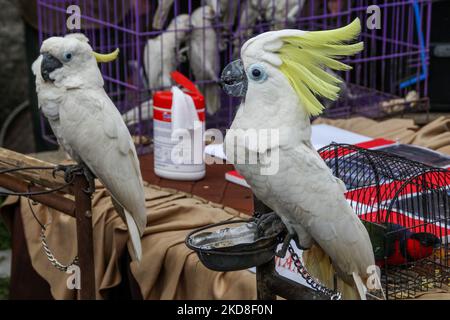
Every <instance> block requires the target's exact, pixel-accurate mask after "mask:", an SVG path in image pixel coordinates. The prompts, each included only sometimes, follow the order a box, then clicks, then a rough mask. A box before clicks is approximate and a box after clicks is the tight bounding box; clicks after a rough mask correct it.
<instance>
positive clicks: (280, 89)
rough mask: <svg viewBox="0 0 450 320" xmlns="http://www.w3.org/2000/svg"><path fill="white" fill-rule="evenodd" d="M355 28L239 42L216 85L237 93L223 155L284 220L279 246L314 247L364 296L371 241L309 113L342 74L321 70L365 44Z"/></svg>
mask: <svg viewBox="0 0 450 320" xmlns="http://www.w3.org/2000/svg"><path fill="white" fill-rule="evenodd" d="M360 31H361V24H360V21H359V20H358V19H357V20H355V21H353V23H351V24H349V25H348V26H346V27H343V28H340V29H336V30H329V31H315V32H307V31H301V30H280V31H271V32H267V33H263V34H261V35H258V36H256V37H254V38H252V39H250V40H248V41H247V42H246V43H245V44H244V45H243V47H242V49H241V60H237V61H234V62H232V63H230V64H229V65H228V66H227V67H226V68H225V69H224V71H223V73H222V78H221V83H222V87H223V89H224V90H225V92H227V93H228V94H229V95H232V96H238V97H242V98H243V101H242V103H241V105H240V107H239V110H238V111H237V114H236V117H235V119H234V121H233V124H232V126H231V130H230V131H229V132H228V133H227V136H226V138H225V153H226V155H227V158H228V160H230V161H232V162H233V163H234V164H235V166H236V168H237V170H238V171H239V172H240V173H241V174H242V175H243V176H244V178H245V179H246V181H247V182H248V184H249V185H250V186H251V188H252V191H253V192H254V194H255V196H256V197H257V198H258V199H260V200H261V201H262V202H263V203H265V204H266V205H267V206H269V207H270V208H272V210H274V212H275V213H276V214H277V215H278V216H279V217H280V218H281V220H282V221H283V223H284V224H285V225H286V227H287V230H288V232H289V235H290V237H288V238H287V240H288V241H285V247H286V244H287V243H289V241H290V238H294V239H295V240H296V242H297V244H298V246H299V247H300V248H303V249H309V248H311V247H312V246H313V245H317V246H319V247H320V248H322V249H323V251H324V252H325V253H326V254H327V255H328V256H329V258H330V259H331V261H332V264H333V267H334V269H335V270H336V273H337V275H338V276H339V277H340V278H341V279H343V280H344V281H345V282H346V283H348V284H349V285H351V286H353V289H354V292H356V293H359V296H360V297H361V298H362V299H364V298H365V292H364V291H365V290H366V289H367V288H365V287H364V286H365V284H366V282H365V281H366V280H367V278H368V277H369V274H368V268H369V267H371V266H374V265H375V261H374V254H373V251H372V245H371V241H370V238H369V235H368V233H367V231H366V229H365V227H364V225H363V224H362V223H361V221H360V220H359V218H358V216H357V215H356V214H355V213H354V212H353V210H352V208H351V206H350V205H349V203H348V202H347V201H346V199H345V196H344V193H345V192H346V187H345V185H344V183H343V182H342V181H341V180H339V179H338V178H336V177H334V176H333V174H332V172H331V170H330V169H329V168H328V167H327V165H326V164H325V163H324V161H323V160H322V158H321V157H320V155H319V154H318V153H317V151H316V150H315V149H314V147H313V145H312V143H311V124H310V116H317V115H319V114H321V113H322V111H323V108H324V107H323V105H322V104H321V103H320V101H319V100H318V98H317V97H323V98H327V99H330V100H336V99H337V98H338V94H339V90H340V89H339V85H340V82H341V80H339V79H338V78H337V77H335V76H334V75H332V74H330V73H328V72H326V71H325V69H327V68H329V69H333V70H341V71H344V70H349V69H350V67H349V66H347V65H346V64H344V63H342V62H340V61H338V59H339V58H341V57H343V56H349V55H354V54H356V53H358V52H360V51H361V50H363V43H361V42H358V43H355V40H356V39H357V37H358V36H359V34H360ZM252 130H253V131H256V134H255V135H252V133H251V131H252ZM264 130H271V131H266V132H269V133H267V134H266V135H265V134H261V133H262V132H263V131H264ZM273 130H275V132H277V133H278V139H273V137H275V135H274V134H273V133H272V132H274V131H273ZM249 132H250V133H249ZM264 136H267V137H268V139H265V140H264V138H262V140H264V141H261V140H260V141H258V142H255V141H249V140H251V139H252V137H254V138H256V137H257V138H259V139H261V137H264ZM250 159H254V160H255V161H254V162H252V163H250V161H249V160H250ZM274 163H276V166H275V165H273V164H274ZM269 165H270V167H271V169H270V170H268V169H267V168H268V166H269ZM274 168H275V170H274ZM319 280H323V279H319Z"/></svg>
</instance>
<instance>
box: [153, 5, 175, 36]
mask: <svg viewBox="0 0 450 320" xmlns="http://www.w3.org/2000/svg"><path fill="white" fill-rule="evenodd" d="M174 1H175V0H158V7H157V8H156V11H155V14H154V16H153V28H155V29H158V30H161V29H162V28H163V27H164V24H165V23H166V20H167V17H168V16H169V12H170V9H171V8H172V6H173V3H174Z"/></svg>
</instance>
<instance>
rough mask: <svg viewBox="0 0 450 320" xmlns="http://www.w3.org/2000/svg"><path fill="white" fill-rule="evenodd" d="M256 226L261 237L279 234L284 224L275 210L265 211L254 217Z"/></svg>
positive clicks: (283, 229) (284, 227) (284, 228)
mask: <svg viewBox="0 0 450 320" xmlns="http://www.w3.org/2000/svg"><path fill="white" fill-rule="evenodd" d="M256 228H257V229H258V235H259V236H261V237H264V236H271V235H275V234H280V233H282V232H283V231H285V230H286V226H285V225H284V223H283V221H281V219H280V217H279V216H278V215H277V214H276V213H275V212H270V213H265V214H262V215H260V216H259V217H258V218H256Z"/></svg>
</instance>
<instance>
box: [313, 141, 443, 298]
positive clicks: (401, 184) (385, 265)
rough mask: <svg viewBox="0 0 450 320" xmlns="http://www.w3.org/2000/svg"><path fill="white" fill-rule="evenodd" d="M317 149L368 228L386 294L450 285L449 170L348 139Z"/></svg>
mask: <svg viewBox="0 0 450 320" xmlns="http://www.w3.org/2000/svg"><path fill="white" fill-rule="evenodd" d="M319 152H320V154H321V156H322V158H323V159H324V160H325V162H326V163H327V165H328V166H329V167H330V168H331V170H332V172H333V174H334V175H335V176H336V177H338V178H340V179H341V180H342V181H343V182H344V183H345V185H346V186H347V190H348V191H347V193H346V198H347V200H348V201H349V203H350V204H351V206H352V208H353V209H354V211H355V213H356V214H357V215H358V216H359V217H360V218H361V221H362V222H363V224H364V225H365V227H366V229H367V230H368V232H369V235H370V237H371V241H372V245H373V249H374V254H375V260H376V264H377V265H378V266H379V267H380V268H381V270H382V282H383V285H384V290H385V293H386V295H387V296H388V297H389V298H390V299H400V298H401V299H403V298H414V297H416V296H417V295H418V294H420V293H422V292H424V291H428V290H430V289H433V288H441V287H443V286H445V287H446V286H448V285H449V281H450V273H449V271H450V269H449V256H448V241H449V234H450V225H449V218H450V209H449V196H450V172H449V171H448V170H446V169H440V168H433V167H430V166H427V165H424V164H421V163H418V162H415V161H412V160H409V159H406V158H402V157H399V156H396V155H393V154H389V153H386V152H382V151H376V150H375V151H374V150H366V149H362V148H359V147H355V146H350V145H339V144H332V145H330V146H328V147H325V148H323V149H321V150H320V151H319Z"/></svg>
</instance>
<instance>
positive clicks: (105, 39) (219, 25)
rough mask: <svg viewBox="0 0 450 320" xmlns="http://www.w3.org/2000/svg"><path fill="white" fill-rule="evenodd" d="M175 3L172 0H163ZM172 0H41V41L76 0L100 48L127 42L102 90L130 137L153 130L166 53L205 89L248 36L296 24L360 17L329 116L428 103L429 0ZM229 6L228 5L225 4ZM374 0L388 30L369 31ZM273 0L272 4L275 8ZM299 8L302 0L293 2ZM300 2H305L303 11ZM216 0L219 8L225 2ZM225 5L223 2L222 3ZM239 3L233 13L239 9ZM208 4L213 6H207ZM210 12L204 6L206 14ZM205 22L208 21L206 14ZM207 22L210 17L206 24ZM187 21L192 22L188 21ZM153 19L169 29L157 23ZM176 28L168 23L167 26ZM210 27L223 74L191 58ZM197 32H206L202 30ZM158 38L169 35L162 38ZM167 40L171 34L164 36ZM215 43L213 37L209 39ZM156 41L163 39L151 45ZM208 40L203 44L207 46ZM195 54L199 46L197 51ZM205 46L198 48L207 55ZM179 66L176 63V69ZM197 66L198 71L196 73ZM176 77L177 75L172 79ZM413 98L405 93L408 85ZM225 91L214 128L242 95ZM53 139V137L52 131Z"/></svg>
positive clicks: (59, 29) (225, 121) (336, 23)
mask: <svg viewBox="0 0 450 320" xmlns="http://www.w3.org/2000/svg"><path fill="white" fill-rule="evenodd" d="M164 1H165V3H170V2H171V0H164ZM217 1H218V2H216V0H174V1H173V5H172V6H170V8H169V10H168V13H167V18H166V19H165V20H164V19H163V18H164V15H158V17H160V19H159V20H158V21H157V22H159V23H155V20H154V16H155V13H156V12H158V11H157V9H158V1H156V0H98V1H93V0H70V1H69V0H38V13H39V29H40V40H41V41H42V40H43V39H46V38H47V37H50V36H53V35H63V34H65V33H66V32H67V30H66V19H67V17H68V15H67V13H66V8H67V7H68V6H69V5H79V6H80V8H81V14H82V24H81V27H82V30H81V32H83V33H85V34H86V35H87V36H88V37H89V39H90V41H91V44H92V46H93V48H94V49H95V50H96V51H98V52H110V51H113V50H114V49H115V48H117V47H118V48H120V49H121V55H120V59H119V60H117V61H116V62H114V63H110V64H107V65H102V66H101V68H102V72H103V75H104V78H105V89H106V91H107V92H108V94H109V95H110V96H111V98H112V99H113V101H114V102H115V103H116V106H117V107H118V108H119V110H120V111H121V112H122V113H124V114H126V113H127V116H126V120H127V122H128V124H129V126H130V130H131V132H132V134H133V135H136V136H151V131H152V130H151V128H152V120H151V119H149V117H148V114H149V108H150V107H149V103H147V104H144V105H142V104H143V103H144V102H147V101H148V100H149V99H150V98H151V96H152V93H153V92H155V91H156V90H160V89H164V88H167V87H168V84H167V83H164V82H167V81H164V79H162V78H158V79H157V80H156V82H155V81H153V83H152V85H149V81H150V80H149V79H150V78H149V74H150V75H152V74H154V71H153V70H155V69H162V72H163V73H164V72H166V71H168V70H164V68H161V65H163V64H162V62H161V58H162V57H168V56H173V59H175V60H174V61H175V62H172V65H175V69H177V70H179V71H181V72H182V73H184V74H185V75H187V76H189V77H190V78H191V79H192V80H195V82H196V83H197V85H198V86H199V87H200V89H204V88H205V87H206V86H207V85H213V86H214V84H215V83H216V81H217V77H218V76H219V73H220V70H222V68H223V67H224V66H225V65H226V64H227V63H228V62H230V61H232V60H234V59H235V58H237V57H238V54H239V48H240V47H241V45H242V44H243V42H245V40H247V39H248V38H249V37H251V36H253V35H255V34H258V33H261V32H264V31H268V30H273V29H283V28H299V29H303V30H320V29H330V28H336V27H340V26H343V25H345V24H348V23H350V22H351V21H352V20H353V19H355V18H356V17H359V18H360V19H361V21H362V23H363V32H362V40H363V41H364V42H365V46H366V48H365V50H364V51H363V52H362V53H361V54H360V55H358V56H356V57H353V58H351V59H350V60H348V61H346V62H348V63H349V64H351V65H352V66H354V69H353V70H352V71H351V72H348V73H346V74H343V75H342V76H343V77H344V79H345V80H346V82H347V88H346V89H345V90H344V93H343V95H342V98H341V100H340V101H338V102H337V103H328V102H325V103H326V104H327V106H328V109H327V111H326V114H325V116H328V117H333V118H336V117H341V118H342V117H350V116H353V115H363V116H369V117H372V118H379V117H386V116H391V115H393V114H398V113H399V112H407V111H416V110H423V109H426V108H427V106H428V104H427V99H426V97H427V93H428V92H427V91H428V87H427V81H426V70H427V64H428V49H429V38H430V17H431V0H403V1H387V0H386V1H384V0H378V1H368V0H334V1H333V0H328V1H325V0H308V1H304V0H295V1H294V0H247V1H244V0H235V1H224V0H217ZM222 3H223V4H224V5H223V6H222V8H221V7H220V4H222ZM303 4H304V5H303ZM373 4H376V5H378V6H379V8H380V9H381V29H379V30H377V29H374V30H370V29H368V28H367V26H366V21H367V19H368V17H370V16H371V14H368V13H367V7H368V6H369V5H373ZM205 5H209V6H210V7H211V8H212V9H216V11H214V10H213V11H214V15H213V17H212V18H211V19H210V20H203V22H202V23H201V24H200V26H199V25H198V23H197V24H195V23H194V22H193V21H192V14H193V13H194V12H195V11H196V10H197V8H199V7H200V6H205ZM271 5H275V6H271ZM296 6H298V7H296ZM300 7H302V8H301V10H300ZM218 8H219V9H218ZM220 8H221V9H220ZM234 8H235V9H236V11H235V12H236V14H235V15H233V12H234V10H233V9H234ZM208 10H209V9H208ZM208 10H205V9H204V8H203V9H202V14H203V15H207V12H208ZM181 14H188V15H189V16H190V17H189V18H188V20H187V21H188V22H187V24H186V25H184V26H183V25H182V24H183V21H182V19H180V21H178V19H177V23H174V24H172V26H170V24H171V22H172V19H173V18H174V17H177V16H179V15H181ZM205 21H206V22H205ZM208 21H210V22H211V24H210V25H209V24H208ZM184 22H186V21H184ZM155 24H159V25H160V26H157V27H162V29H161V30H158V29H156V28H155V26H154V25H155ZM168 29H170V30H168ZM210 30H214V32H215V33H216V39H215V42H216V44H215V46H214V47H215V48H216V49H217V50H216V53H217V59H215V61H216V64H217V66H215V67H214V68H213V69H214V72H215V73H217V74H216V75H209V76H208V75H206V74H207V70H206V69H207V66H206V64H205V65H203V67H204V69H205V70H203V71H202V72H199V71H198V70H197V71H196V72H193V70H192V69H193V68H192V67H191V64H190V50H191V49H186V48H189V47H190V46H189V43H190V42H189V41H190V40H189V39H190V38H189V37H192V34H193V33H194V32H196V34H197V36H198V35H201V34H202V33H203V34H204V35H206V34H207V33H208V32H209V31H210ZM199 31H200V32H199ZM169 34H174V35H175V36H174V39H175V42H176V45H174V46H169V48H170V50H168V49H167V45H166V44H167V43H168V41H167V40H165V39H167V38H169V36H168V35H169ZM158 37H162V40H161V38H158ZM149 39H159V40H158V41H157V42H155V43H157V44H158V46H160V49H161V50H160V52H159V54H158V56H157V57H156V58H152V59H149V58H148V57H146V56H145V52H146V51H145V46H146V43H147V41H148V40H149ZM164 41H166V42H164ZM205 43H206V44H208V41H207V40H205ZM152 47H156V46H152ZM205 48H206V45H200V49H198V48H197V49H196V50H200V51H201V50H204V51H205V52H203V54H205V55H208V54H209V53H208V52H206V49H205ZM197 54H199V53H198V52H197ZM200 54H201V53H200ZM170 71H173V70H170ZM194 73H195V74H194ZM415 78H417V79H419V81H418V82H417V83H413V84H411V85H408V86H407V87H406V88H401V84H402V83H404V82H406V81H410V80H411V79H415ZM169 85H170V83H169ZM413 90H414V91H416V93H417V94H416V95H412V96H413V97H414V98H415V99H413V100H414V102H411V101H412V100H411V99H409V100H407V101H406V100H405V101H403V102H402V101H401V100H399V99H398V98H399V97H402V98H403V97H405V96H406V95H407V94H408V93H410V94H411V91H413ZM217 94H218V95H220V98H219V99H218V101H219V102H220V105H221V108H220V110H219V111H218V112H217V113H216V114H215V115H213V116H211V115H209V116H208V117H207V127H216V128H220V129H225V128H227V127H228V126H229V125H230V123H231V121H232V119H233V116H234V113H235V106H236V105H237V104H238V101H237V100H235V99H231V98H229V97H226V96H225V95H224V94H222V93H221V91H220V89H219V90H217ZM44 135H45V137H46V138H49V139H51V135H50V134H49V133H48V132H44ZM141 151H142V150H141Z"/></svg>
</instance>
